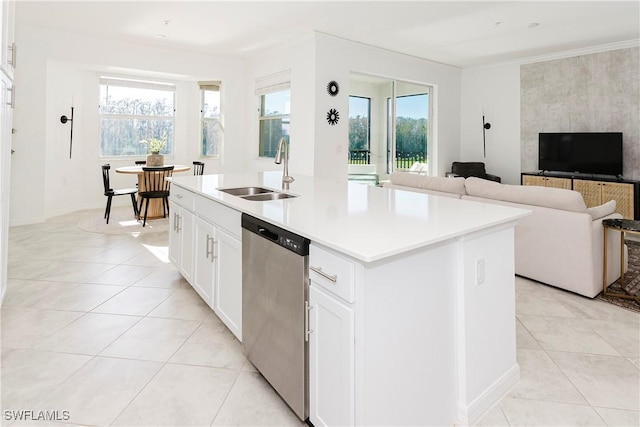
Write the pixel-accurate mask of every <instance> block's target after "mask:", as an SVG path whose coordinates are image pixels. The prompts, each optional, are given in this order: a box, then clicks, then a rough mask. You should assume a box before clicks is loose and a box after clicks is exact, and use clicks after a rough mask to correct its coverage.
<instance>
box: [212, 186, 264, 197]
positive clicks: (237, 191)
mask: <svg viewBox="0 0 640 427" xmlns="http://www.w3.org/2000/svg"><path fill="white" fill-rule="evenodd" d="M218 191H222V192H223V193H227V194H231V195H232V196H240V197H242V196H250V195H253V194H264V193H273V190H269V189H268V188H262V187H237V188H218Z"/></svg>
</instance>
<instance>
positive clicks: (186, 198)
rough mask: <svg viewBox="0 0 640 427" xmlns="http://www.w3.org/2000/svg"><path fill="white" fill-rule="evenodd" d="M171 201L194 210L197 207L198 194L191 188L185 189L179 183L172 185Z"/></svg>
mask: <svg viewBox="0 0 640 427" xmlns="http://www.w3.org/2000/svg"><path fill="white" fill-rule="evenodd" d="M170 198H171V201H172V202H173V203H175V204H176V205H179V206H182V207H183V208H185V209H188V210H190V211H193V209H194V207H195V198H196V195H195V194H193V193H192V192H191V191H189V190H185V189H184V188H182V187H178V186H177V185H172V186H171V195H170Z"/></svg>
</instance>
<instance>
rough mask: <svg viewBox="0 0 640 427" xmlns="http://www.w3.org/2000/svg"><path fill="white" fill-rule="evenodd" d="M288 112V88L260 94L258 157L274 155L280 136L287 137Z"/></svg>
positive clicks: (289, 96)
mask: <svg viewBox="0 0 640 427" xmlns="http://www.w3.org/2000/svg"><path fill="white" fill-rule="evenodd" d="M290 114H291V91H290V90H288V89H287V90H283V91H279V92H272V93H267V94H264V95H261V96H260V144H259V149H258V150H259V156H260V157H275V156H276V151H277V150H278V142H279V141H280V138H282V137H287V138H288V137H289V127H290V125H291V119H290Z"/></svg>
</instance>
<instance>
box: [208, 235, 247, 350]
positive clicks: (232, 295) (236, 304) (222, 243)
mask: <svg viewBox="0 0 640 427" xmlns="http://www.w3.org/2000/svg"><path fill="white" fill-rule="evenodd" d="M215 254H216V256H217V257H218V259H217V264H218V266H217V267H218V271H217V274H216V280H215V283H216V292H215V297H214V300H215V302H214V307H213V309H214V311H215V312H216V314H217V315H218V317H220V319H221V320H222V321H223V322H224V323H225V325H227V327H228V328H229V329H230V330H231V332H233V334H234V335H235V336H236V337H238V339H239V340H242V243H241V242H240V240H239V239H238V238H236V237H234V236H232V235H231V234H228V233H226V232H225V231H223V230H222V229H220V228H218V229H217V230H216V248H215Z"/></svg>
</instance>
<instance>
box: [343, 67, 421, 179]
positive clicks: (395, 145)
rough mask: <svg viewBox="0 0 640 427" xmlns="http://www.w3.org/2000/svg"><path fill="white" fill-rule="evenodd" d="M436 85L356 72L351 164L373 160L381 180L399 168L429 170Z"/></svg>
mask: <svg viewBox="0 0 640 427" xmlns="http://www.w3.org/2000/svg"><path fill="white" fill-rule="evenodd" d="M431 93H432V88H431V87H430V86H428V85H422V84H416V83H409V82H405V81H399V80H393V79H388V78H383V77H377V76H370V75H365V74H355V73H354V74H352V75H351V81H350V93H349V95H350V96H349V163H350V164H369V165H371V168H372V169H375V170H376V172H377V174H378V175H380V179H386V178H387V177H386V176H385V175H387V174H389V173H391V172H393V171H396V170H407V169H411V170H416V169H418V170H421V171H424V172H425V173H427V172H428V170H429V168H430V165H429V155H430V153H431V152H432V149H433V147H432V146H431V145H432V144H431V143H430V142H431V140H432V138H431V126H430V117H431V116H432V96H431Z"/></svg>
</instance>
